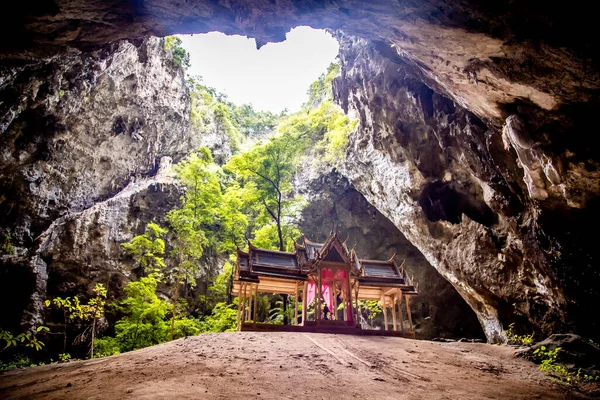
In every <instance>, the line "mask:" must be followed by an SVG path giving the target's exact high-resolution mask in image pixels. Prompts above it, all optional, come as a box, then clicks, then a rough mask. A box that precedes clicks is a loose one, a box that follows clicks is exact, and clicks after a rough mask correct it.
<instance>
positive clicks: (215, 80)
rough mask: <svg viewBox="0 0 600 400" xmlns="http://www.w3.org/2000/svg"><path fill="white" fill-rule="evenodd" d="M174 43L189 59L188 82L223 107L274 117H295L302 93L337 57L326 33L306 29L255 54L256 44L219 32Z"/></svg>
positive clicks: (303, 98)
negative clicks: (220, 98) (214, 95)
mask: <svg viewBox="0 0 600 400" xmlns="http://www.w3.org/2000/svg"><path fill="white" fill-rule="evenodd" d="M178 37H179V38H180V39H181V40H182V46H183V48H184V49H186V50H187V52H188V53H189V64H190V66H189V68H188V69H187V70H186V74H187V75H188V76H190V77H195V79H198V80H200V81H201V82H202V83H203V84H205V85H207V86H209V87H214V88H215V89H216V90H217V91H219V92H222V93H223V94H224V95H225V96H227V97H226V100H227V101H231V102H233V103H235V104H238V105H242V104H250V105H252V106H253V107H254V108H255V109H257V110H260V111H268V112H272V113H276V114H277V113H293V112H296V111H298V110H299V109H300V108H301V107H302V106H303V104H304V103H305V102H306V94H307V88H309V87H310V86H311V84H312V83H313V82H314V81H315V80H316V79H317V78H318V77H319V76H320V75H321V74H323V73H324V71H327V69H328V67H329V65H330V64H332V63H335V62H336V57H337V54H338V51H339V45H338V42H337V40H336V39H335V38H334V37H333V36H332V34H331V33H330V32H328V31H325V30H322V29H313V28H311V27H308V26H297V27H295V28H293V29H291V30H290V31H289V32H287V34H286V37H285V40H284V41H282V42H279V43H267V44H265V45H264V46H261V47H260V49H257V44H256V42H255V39H251V38H248V37H245V36H239V35H225V34H224V33H221V32H210V33H206V34H198V35H180V36H178ZM321 100H324V99H321Z"/></svg>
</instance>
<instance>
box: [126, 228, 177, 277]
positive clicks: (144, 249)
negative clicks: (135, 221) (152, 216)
mask: <svg viewBox="0 0 600 400" xmlns="http://www.w3.org/2000/svg"><path fill="white" fill-rule="evenodd" d="M167 232H168V230H167V229H165V228H161V227H160V225H158V224H157V223H154V222H150V223H149V224H148V225H147V226H146V232H145V233H144V234H143V235H139V236H135V237H134V238H133V239H131V240H130V241H129V242H127V243H122V244H121V247H122V248H123V249H124V250H125V251H126V252H127V253H128V254H129V255H131V256H133V258H134V259H135V261H136V262H137V263H138V264H139V265H140V267H141V268H142V269H143V270H144V272H146V273H148V274H160V273H162V270H163V269H164V268H165V266H166V265H165V260H164V255H165V241H164V240H163V236H164V235H166V234H167Z"/></svg>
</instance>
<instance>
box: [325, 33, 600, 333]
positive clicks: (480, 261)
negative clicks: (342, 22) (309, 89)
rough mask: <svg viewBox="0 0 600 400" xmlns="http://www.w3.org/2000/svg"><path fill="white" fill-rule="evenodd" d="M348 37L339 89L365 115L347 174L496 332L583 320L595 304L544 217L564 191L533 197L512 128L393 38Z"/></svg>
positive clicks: (350, 107)
mask: <svg viewBox="0 0 600 400" xmlns="http://www.w3.org/2000/svg"><path fill="white" fill-rule="evenodd" d="M338 38H339V40H340V44H341V49H340V56H341V62H342V76H341V77H340V78H338V79H337V80H336V81H334V95H335V97H336V99H337V101H338V102H339V103H340V104H341V105H342V107H343V108H344V109H345V110H346V111H348V112H350V114H352V115H355V116H356V117H357V118H358V120H359V124H358V128H357V129H356V131H355V132H353V134H351V136H350V145H349V149H348V150H347V152H346V160H345V163H344V165H343V167H342V173H343V174H344V175H346V176H347V177H348V178H349V180H350V181H351V183H352V184H353V185H354V186H355V187H356V189H357V190H359V191H360V192H361V193H362V194H363V195H364V196H365V197H366V199H367V200H368V201H369V202H370V203H371V204H373V205H374V206H375V207H376V208H377V209H378V210H379V211H381V212H382V213H383V214H384V215H385V216H386V217H387V218H389V219H390V220H391V221H392V222H393V223H394V224H395V225H396V226H397V227H398V229H400V231H402V233H403V234H404V235H405V236H406V237H407V238H408V239H409V240H410V241H411V242H412V243H413V244H414V245H415V246H416V247H417V248H418V249H419V250H420V251H421V252H422V253H423V254H424V255H425V257H426V258H427V260H428V261H429V262H430V263H431V265H433V266H434V267H435V268H436V269H437V270H438V271H440V273H441V274H442V275H444V276H445V277H446V279H448V280H449V281H450V282H451V283H452V284H453V285H454V286H455V287H456V289H457V290H458V291H459V293H461V295H462V296H463V298H464V299H465V300H466V301H467V302H468V303H469V304H470V305H471V307H472V308H473V309H474V310H475V312H476V313H477V316H478V318H479V320H480V322H481V324H482V326H483V328H484V330H485V333H486V336H487V337H488V339H489V340H491V341H501V340H502V326H505V327H506V326H507V325H508V324H509V323H510V322H517V323H518V325H520V326H522V327H525V326H526V327H527V328H528V329H535V330H536V332H538V333H539V334H545V333H548V332H550V331H552V330H556V329H572V328H573V326H574V325H577V326H578V327H579V328H584V327H585V326H586V325H585V324H586V323H588V322H590V318H589V316H587V317H584V318H580V315H583V310H584V309H585V307H586V305H585V303H583V302H582V303H579V304H575V303H577V301H579V300H580V299H581V297H579V298H577V295H576V294H575V293H573V292H572V291H569V289H570V287H569V279H571V285H574V284H579V286H580V288H582V286H583V285H581V282H573V278H574V277H573V276H571V277H569V276H567V277H565V276H564V274H563V275H561V274H560V267H557V260H560V261H558V262H562V264H563V265H564V264H567V265H568V263H569V262H571V260H569V259H568V258H563V259H562V260H561V256H562V255H561V253H560V250H559V248H560V246H561V243H560V242H559V240H558V238H555V237H551V236H550V234H549V231H548V230H545V229H544V228H545V227H544V225H543V223H542V222H541V221H540V219H541V218H540V215H543V214H544V213H546V209H551V207H553V206H554V204H555V202H556V201H557V200H556V199H555V202H554V203H553V202H549V203H548V205H546V204H543V203H540V202H539V201H538V200H539V199H536V198H535V196H532V194H531V192H530V189H531V187H530V182H528V181H527V179H525V178H523V175H522V170H521V169H522V168H525V166H524V165H523V163H519V161H518V158H517V157H515V154H514V153H513V152H512V150H511V148H507V147H504V146H503V144H502V139H503V135H504V138H505V137H506V135H507V133H506V130H507V128H506V127H505V129H504V133H502V131H500V130H499V129H496V128H495V127H494V125H493V124H490V123H488V124H486V123H484V122H483V121H482V120H481V119H480V118H478V117H477V116H476V115H474V114H473V113H471V112H470V111H467V110H466V109H464V108H463V107H461V106H460V105H459V104H456V103H455V102H454V101H452V100H451V99H449V98H448V97H445V96H443V95H442V94H440V93H438V92H436V91H434V90H432V88H431V87H430V86H428V85H427V84H426V83H424V82H428V78H427V77H426V76H424V75H423V74H422V72H421V71H420V70H419V69H415V68H414V67H413V66H412V65H411V64H410V62H407V61H406V60H404V59H403V58H402V57H400V56H398V54H396V53H395V52H393V51H390V48H389V45H387V44H384V43H381V42H370V41H366V40H364V39H357V38H354V37H348V36H346V35H344V34H339V35H338ZM431 86H433V87H435V85H434V84H432V85H431ZM507 126H508V127H509V128H508V129H510V124H507ZM510 140H513V139H510ZM530 148H531V146H530ZM525 170H526V168H525ZM544 171H548V169H544ZM525 176H526V175H525ZM543 182H544V184H548V186H549V187H550V188H551V190H554V191H555V192H554V195H555V196H556V197H560V196H562V199H563V200H564V199H565V198H566V197H568V194H565V193H566V192H565V191H564V190H563V191H561V188H559V187H556V186H558V184H553V183H552V182H550V181H549V180H544V181H543ZM592 190H593V189H592ZM557 192H560V194H557ZM547 198H548V199H549V198H550V196H548V197H547ZM588 250H589V249H588ZM580 268H582V269H583V268H585V266H580ZM590 277H593V275H590ZM590 283H591V282H590ZM571 288H572V286H571ZM588 288H589V289H591V290H595V289H593V286H589V287H588ZM568 299H569V300H570V302H569V301H568ZM593 319H594V318H591V320H593ZM596 323H597V322H596ZM569 324H572V325H570V328H567V327H566V325H569ZM588 327H589V325H588ZM591 333H592V332H589V331H588V334H591Z"/></svg>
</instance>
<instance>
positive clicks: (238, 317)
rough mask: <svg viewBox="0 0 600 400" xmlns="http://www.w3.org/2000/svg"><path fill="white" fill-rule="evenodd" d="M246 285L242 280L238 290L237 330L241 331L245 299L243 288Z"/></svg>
mask: <svg viewBox="0 0 600 400" xmlns="http://www.w3.org/2000/svg"><path fill="white" fill-rule="evenodd" d="M243 287H244V284H243V283H242V282H240V291H239V292H238V312H237V330H238V331H240V330H242V322H241V320H242V300H243V295H242V289H243Z"/></svg>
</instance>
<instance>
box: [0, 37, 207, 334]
mask: <svg viewBox="0 0 600 400" xmlns="http://www.w3.org/2000/svg"><path fill="white" fill-rule="evenodd" d="M0 76H1V78H0V80H1V82H2V84H1V85H0V98H1V99H2V105H1V106H0V121H2V123H1V124H0V128H1V131H0V154H1V155H2V156H1V157H0V187H1V188H2V193H3V195H2V197H1V198H0V212H1V213H2V215H3V218H2V221H1V223H0V230H1V231H2V232H3V233H5V234H7V235H8V236H9V237H10V240H11V243H12V245H13V247H14V250H15V254H13V255H3V256H2V262H1V263H0V274H3V275H6V276H7V277H9V276H14V277H15V280H12V278H11V279H10V280H8V278H7V280H6V281H5V282H11V283H10V284H9V285H7V287H6V288H5V290H3V295H2V296H3V298H5V299H6V301H5V302H4V304H7V306H6V307H5V310H4V311H3V313H4V314H3V318H2V323H3V325H6V326H8V327H10V328H11V329H14V330H15V331H18V329H17V328H15V327H18V325H19V324H21V327H22V328H24V329H29V328H31V327H33V326H37V325H39V324H40V323H41V322H42V320H43V319H44V305H43V302H44V299H45V298H46V297H47V296H50V297H52V296H71V295H75V294H79V295H83V296H84V297H85V296H87V295H91V294H92V288H93V286H94V284H95V283H103V284H105V285H106V286H107V287H108V288H109V290H110V291H111V296H114V295H119V293H120V290H119V289H120V288H121V287H122V286H123V285H124V284H126V283H127V281H128V279H130V278H132V277H133V275H132V273H133V272H132V271H133V270H134V269H135V265H133V262H132V260H130V259H128V258H127V257H125V256H124V255H123V253H122V251H121V249H120V243H121V242H123V241H127V240H129V239H131V237H133V236H134V235H137V234H140V233H142V232H143V231H144V228H145V224H146V223H147V222H148V221H150V220H157V221H159V222H160V221H161V219H162V216H163V213H164V212H165V210H168V209H171V208H173V207H174V206H176V205H177V204H178V202H179V197H180V196H181V190H180V189H179V188H178V187H176V185H175V184H174V182H173V180H172V178H171V177H170V176H168V174H167V173H166V172H165V171H166V170H167V169H168V167H169V166H170V165H171V162H172V158H174V159H175V160H178V159H180V158H182V157H183V156H185V155H187V154H188V153H189V152H190V151H191V150H193V149H195V148H197V147H199V146H200V145H201V144H202V143H203V138H202V137H200V136H199V135H195V134H194V132H192V131H191V129H190V122H189V114H190V109H189V95H188V92H187V89H186V87H185V82H184V76H183V71H182V70H181V68H180V67H178V66H176V65H175V64H174V63H173V62H172V60H171V58H170V56H169V55H168V54H167V52H165V50H164V48H163V42H162V40H160V39H144V40H140V41H137V42H129V41H121V42H116V43H111V44H109V45H106V46H104V47H102V48H101V49H99V50H97V51H94V52H87V53H80V54H66V55H60V56H57V57H54V58H51V59H49V60H44V61H36V62H31V63H28V64H27V65H22V66H18V67H14V66H13V67H10V68H9V67H6V68H3V69H1V70H0ZM159 171H162V172H161V173H159ZM10 299H19V300H18V301H16V302H13V301H10ZM47 322H51V321H47Z"/></svg>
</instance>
